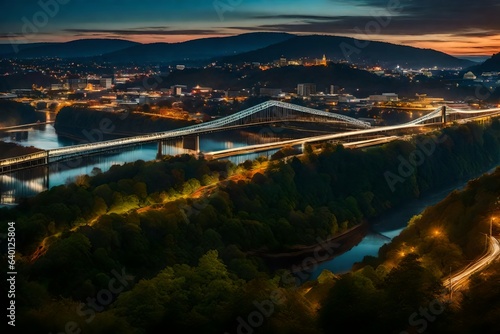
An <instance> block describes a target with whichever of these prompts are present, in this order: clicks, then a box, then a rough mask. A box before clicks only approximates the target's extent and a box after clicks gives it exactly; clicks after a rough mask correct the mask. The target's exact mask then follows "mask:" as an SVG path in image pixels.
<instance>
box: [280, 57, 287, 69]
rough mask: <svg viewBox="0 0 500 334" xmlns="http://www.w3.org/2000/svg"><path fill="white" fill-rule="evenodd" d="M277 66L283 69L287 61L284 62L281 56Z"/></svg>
mask: <svg viewBox="0 0 500 334" xmlns="http://www.w3.org/2000/svg"><path fill="white" fill-rule="evenodd" d="M278 64H279V66H280V67H285V66H287V65H288V62H287V60H286V58H285V57H283V56H281V58H280V60H279V63H278Z"/></svg>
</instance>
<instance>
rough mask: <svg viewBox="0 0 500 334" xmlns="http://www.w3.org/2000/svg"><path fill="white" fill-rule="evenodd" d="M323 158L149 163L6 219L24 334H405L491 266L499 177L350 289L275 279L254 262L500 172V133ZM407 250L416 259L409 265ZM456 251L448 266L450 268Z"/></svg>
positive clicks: (344, 283) (430, 215)
mask: <svg viewBox="0 0 500 334" xmlns="http://www.w3.org/2000/svg"><path fill="white" fill-rule="evenodd" d="M315 152H316V151H314V150H313V149H312V148H311V147H306V148H305V152H304V154H303V155H302V156H301V157H293V158H289V159H287V161H286V162H285V161H283V160H277V161H266V160H265V159H259V160H256V161H253V162H251V161H247V162H245V163H244V164H242V165H240V166H235V165H233V164H231V163H230V162H228V161H206V160H204V159H195V158H193V157H190V156H178V157H165V158H164V159H163V160H162V161H159V162H144V161H137V162H135V163H129V164H126V165H124V166H114V167H112V168H111V169H110V170H109V171H108V172H105V173H102V172H100V171H99V170H95V171H94V172H93V173H92V174H93V175H92V176H82V177H79V178H78V179H77V180H76V182H75V183H72V184H68V185H65V186H59V187H55V188H52V189H51V190H49V191H47V192H44V193H42V194H40V195H38V196H37V197H35V198H32V199H28V200H26V201H24V202H23V203H21V204H20V205H19V206H17V207H16V208H14V209H9V210H7V209H1V210H0V222H1V223H2V228H4V226H6V222H8V221H15V222H16V231H17V240H16V248H17V251H18V253H19V255H20V257H19V258H18V264H17V266H18V268H19V269H18V272H19V275H18V283H17V284H18V288H19V290H18V295H17V300H18V305H19V308H18V315H19V322H18V326H19V328H21V329H22V330H24V331H25V332H33V331H36V332H42V331H43V332H57V333H59V332H61V331H64V330H65V328H66V332H72V331H75V330H76V328H79V329H82V331H83V332H89V333H154V332H158V331H160V330H161V331H169V332H179V331H181V330H182V331H187V332H188V331H189V330H191V329H192V330H193V331H194V330H199V329H201V328H203V332H204V333H221V332H224V331H227V332H230V333H232V332H237V331H239V332H242V331H244V332H251V331H250V330H252V331H253V330H255V332H259V333H322V332H325V333H326V332H331V331H333V330H334V329H338V330H339V332H346V333H347V332H364V331H366V332H370V331H371V332H380V333H388V332H393V331H395V330H397V332H398V333H399V332H400V331H401V330H404V329H405V328H406V327H405V326H406V325H407V323H408V320H407V318H408V316H409V315H410V314H411V313H412V312H413V311H414V310H415V309H416V310H418V307H419V306H420V305H424V304H429V302H430V301H432V300H433V299H434V298H436V295H437V294H438V293H439V291H440V289H441V283H440V278H441V277H442V275H443V272H444V271H445V270H446V269H448V268H449V267H450V266H452V267H453V268H458V267H460V265H461V264H463V263H465V261H467V260H470V259H472V258H474V257H475V256H477V255H479V254H480V253H481V252H482V250H483V249H482V244H480V240H484V239H481V238H482V236H481V235H480V234H479V233H477V235H475V234H476V232H479V231H482V230H483V227H479V226H478V227H475V225H474V224H473V222H474V217H479V216H476V214H477V215H479V214H480V212H481V210H482V209H485V208H486V207H487V206H488V205H489V204H488V203H489V202H488V201H489V199H490V197H491V193H492V192H493V193H494V192H495V191H496V193H498V189H499V187H498V179H499V175H498V174H499V172H498V171H497V172H496V173H495V174H494V175H493V176H491V178H494V180H496V181H495V182H496V183H495V182H493V181H492V180H489V179H487V180H486V181H483V183H484V182H486V183H485V184H486V185H488V187H483V183H481V185H479V184H477V182H479V181H476V183H474V182H473V183H472V184H471V186H470V188H472V189H476V192H477V194H476V193H470V192H469V191H471V190H468V191H467V192H465V193H466V195H464V194H452V195H451V197H450V198H451V199H450V198H449V199H448V201H452V200H453V198H454V197H453V196H458V197H456V198H457V199H456V201H457V202H456V203H455V204H454V206H455V211H454V212H449V211H450V210H448V209H446V210H444V209H443V208H440V207H438V208H437V209H429V210H427V211H426V212H425V213H424V214H423V216H422V217H417V218H415V219H414V221H413V222H412V223H411V224H410V227H409V229H408V231H407V232H405V233H403V234H402V235H401V237H400V238H398V239H396V240H395V242H394V244H393V245H391V246H388V247H385V248H383V249H382V250H381V257H380V259H373V258H370V259H366V262H365V263H364V264H363V265H364V267H363V268H362V269H361V270H360V271H356V272H354V273H351V274H348V275H345V276H342V277H341V278H338V277H336V276H334V275H333V274H331V273H328V272H325V273H323V274H322V275H321V276H320V278H319V279H318V281H317V282H312V283H307V284H305V285H304V286H302V287H301V288H297V287H296V284H295V283H296V280H295V279H294V278H293V276H291V275H290V274H288V275H287V274H285V273H286V272H283V271H281V270H279V271H271V270H270V269H269V268H268V267H267V266H266V264H265V263H264V261H263V260H262V259H261V258H259V257H257V256H255V255H254V254H255V253H256V251H259V252H271V253H272V252H282V251H287V250H289V249H292V248H293V247H296V246H298V245H312V244H315V243H317V239H318V238H321V239H324V238H327V237H329V236H332V235H336V234H338V233H340V232H342V231H345V230H347V229H348V228H350V227H352V226H356V225H357V224H360V223H361V222H364V221H367V220H368V221H369V220H370V219H372V218H374V217H377V216H379V215H381V214H383V213H384V212H386V211H388V210H390V209H391V208H394V207H397V206H398V205H401V204H402V203H404V202H406V201H408V200H410V199H413V198H416V197H419V196H421V195H422V194H425V193H426V192H428V191H432V190H435V189H438V188H440V187H443V186H445V185H447V184H450V183H453V182H455V181H457V180H463V179H467V178H470V177H471V176H473V175H477V174H478V173H482V172H484V171H485V170H487V169H490V168H492V167H494V166H497V165H498V162H499V160H500V122H498V121H497V120H496V121H494V122H493V123H492V124H490V125H488V126H480V125H478V124H472V123H470V124H465V125H460V126H458V125H457V126H453V127H449V128H445V129H443V130H441V131H440V132H434V133H431V134H427V135H422V136H417V137H415V138H413V139H412V140H411V141H396V142H392V143H389V144H386V145H384V146H380V147H373V148H368V149H365V150H350V149H345V148H343V147H342V146H333V145H329V144H326V145H325V146H324V147H323V149H322V150H321V153H315ZM418 152H420V153H418ZM417 153H418V154H417ZM417 156H419V157H420V158H419V159H418V160H416V159H417ZM411 161H413V164H412V163H410V162H411ZM483 188H484V189H483ZM478 189H483V190H482V191H483V192H484V194H483V193H481V191H479V190H478ZM483 199H485V201H483ZM460 203H461V205H462V207H460V206H459V204H460ZM450 205H452V204H450ZM472 205H475V207H474V209H470V206H472ZM433 210H434V211H433ZM447 213H450V217H452V218H453V219H454V218H456V220H453V221H454V222H455V221H456V222H457V225H456V226H455V225H453V226H452V225H451V222H452V220H451V218H450V221H448V220H447V218H446V217H448V216H447ZM455 215H456V216H455ZM436 217H438V218H439V219H440V220H439V222H440V224H441V225H442V227H440V228H442V229H443V233H444V232H445V231H446V233H447V235H448V236H449V240H448V241H446V242H445V241H443V244H442V245H441V246H442V247H434V244H433V242H434V243H435V242H436V240H434V239H432V240H423V241H422V240H419V239H415V238H423V237H424V236H425V233H424V232H425V231H426V229H428V228H429V226H430V225H431V224H433V222H434V221H435V220H436V219H437V218H436ZM458 222H459V223H458ZM415 226H418V227H415ZM433 226H434V225H433ZM439 242H441V241H439ZM403 243H404V244H405V246H404V247H415V249H416V251H415V252H414V254H410V255H408V256H403V257H397V255H395V252H398V254H399V253H401V249H400V248H401V247H403V246H402V245H403ZM420 244H421V245H420ZM2 246H3V249H5V245H3V243H2ZM420 247H422V248H420ZM449 249H451V250H453V251H449ZM442 252H449V254H447V256H446V257H442V261H443V262H442V263H440V262H438V261H437V259H438V256H439V255H440V254H441V253H442ZM410 253H412V252H410ZM417 255H418V256H417ZM424 255H425V256H424ZM439 259H441V258H439ZM396 260H397V261H396ZM389 261H392V262H391V265H388V264H387V263H388V262H389ZM386 262H387V263H386ZM363 265H360V267H362V266H363ZM370 268H371V269H370ZM374 268H375V269H374ZM492 277H493V276H492ZM496 277H498V273H497V276H496ZM479 279H484V278H479ZM481 293H484V291H482V290H481V291H477V294H478V295H472V297H471V300H470V301H469V302H470V303H471V304H470V305H469V307H473V306H474V301H475V302H476V303H477V300H478V299H477V298H479V297H480V296H481V295H480V294H481ZM325 296H328V297H327V298H326V299H325V298H324V297H325ZM474 298H475V299H474ZM256 310H258V311H256ZM391 310H392V311H391ZM410 310H411V311H412V312H410V313H408V312H409V311H410ZM256 312H257V313H256ZM259 312H260V313H259ZM382 312H384V313H382ZM457 312H458V311H457ZM253 315H254V317H253V318H252V316H253ZM449 316H450V317H453V316H457V317H458V316H459V315H458V313H457V315H455V314H450V315H449ZM445 318H446V319H449V318H448V317H441V318H440V319H445ZM450 319H451V318H450ZM493 319H494V318H493ZM360 320H361V321H360ZM400 326H401V327H400ZM443 326H445V327H446V324H445V325H443ZM450 326H451V325H450ZM68 328H70V329H68ZM352 328H357V329H359V330H360V331H358V330H351V329H352ZM372 328H373V329H374V330H376V331H372V330H371V329H372ZM443 328H444V327H443ZM446 328H452V327H446ZM348 329H349V330H348Z"/></svg>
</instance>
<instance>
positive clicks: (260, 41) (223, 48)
mask: <svg viewBox="0 0 500 334" xmlns="http://www.w3.org/2000/svg"><path fill="white" fill-rule="evenodd" d="M293 37H295V35H290V34H286V33H249V34H242V35H238V36H230V37H213V38H202V39H196V40H191V41H187V42H181V43H153V44H139V45H135V46H133V47H130V48H127V49H123V50H119V51H116V52H112V53H109V54H106V55H104V56H103V59H104V60H106V61H110V62H173V61H179V62H185V61H188V62H192V61H196V60H206V59H210V58H214V57H222V56H228V55H234V54H238V53H242V52H248V51H251V50H256V49H260V48H263V47H267V46H269V45H273V44H276V43H280V42H283V41H285V40H288V39H290V38H293Z"/></svg>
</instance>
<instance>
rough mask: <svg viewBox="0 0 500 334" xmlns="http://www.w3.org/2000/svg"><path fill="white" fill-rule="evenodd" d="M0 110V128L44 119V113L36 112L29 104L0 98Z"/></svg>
mask: <svg viewBox="0 0 500 334" xmlns="http://www.w3.org/2000/svg"><path fill="white" fill-rule="evenodd" d="M0 111H1V112H0V128H3V127H9V126H15V125H20V124H31V123H36V122H37V121H42V122H43V121H45V115H43V114H37V113H36V112H35V109H34V108H33V107H32V106H30V105H29V104H28V105H27V104H22V103H18V102H14V101H8V100H0Z"/></svg>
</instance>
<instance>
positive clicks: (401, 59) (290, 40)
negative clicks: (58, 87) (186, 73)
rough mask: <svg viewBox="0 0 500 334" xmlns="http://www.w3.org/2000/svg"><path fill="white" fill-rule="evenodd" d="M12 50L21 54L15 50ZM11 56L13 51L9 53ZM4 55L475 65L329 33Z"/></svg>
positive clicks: (88, 45) (58, 46)
mask: <svg viewBox="0 0 500 334" xmlns="http://www.w3.org/2000/svg"><path fill="white" fill-rule="evenodd" d="M14 47H18V48H19V52H17V53H14V52H12V50H13V48H14ZM9 52H10V53H9ZM0 54H1V55H2V57H12V58H42V57H60V58H90V57H92V58H94V59H95V60H96V61H99V60H101V61H108V62H112V63H130V62H136V63H170V64H175V63H179V64H181V63H184V64H189V65H193V64H194V65H206V64H208V63H210V62H213V61H220V62H228V63H244V62H253V61H255V62H272V61H274V60H277V59H279V58H280V57H281V56H284V57H286V58H288V59H291V58H293V59H298V58H304V57H307V58H321V57H322V56H323V54H325V55H326V56H327V57H328V58H330V59H332V60H334V61H340V60H348V61H350V62H351V63H355V64H361V65H363V64H365V65H381V66H384V67H388V68H390V67H396V66H397V65H399V66H401V67H404V68H407V67H411V68H419V67H425V68H432V67H434V66H437V67H441V68H443V67H449V68H459V67H461V68H466V67H470V66H473V65H475V63H474V62H472V61H470V60H465V59H458V58H455V57H453V56H450V55H448V54H445V53H442V52H439V51H435V50H431V49H419V48H414V47H410V46H403V45H396V44H390V43H385V42H374V41H361V40H356V39H353V38H349V37H339V36H330V35H307V36H297V35H293V34H287V33H276V32H255V33H247V34H241V35H237V36H228V37H211V38H201V39H196V40H190V41H186V42H180V43H152V44H141V43H136V42H131V41H126V40H120V39H82V40H75V41H71V42H66V43H36V44H20V45H14V46H13V45H8V44H7V45H6V44H4V45H1V46H0Z"/></svg>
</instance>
